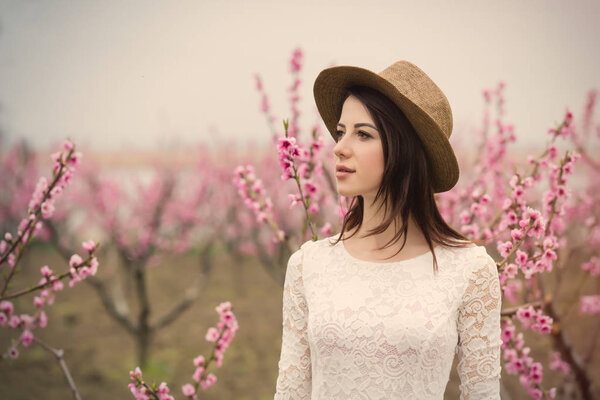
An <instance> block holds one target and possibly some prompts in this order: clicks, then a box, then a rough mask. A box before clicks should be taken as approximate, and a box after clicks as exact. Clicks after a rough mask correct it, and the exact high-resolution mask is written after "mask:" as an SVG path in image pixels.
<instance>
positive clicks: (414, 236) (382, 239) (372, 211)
mask: <svg viewBox="0 0 600 400" xmlns="http://www.w3.org/2000/svg"><path fill="white" fill-rule="evenodd" d="M363 200H364V202H363V206H364V207H363V218H362V224H361V226H360V229H359V231H358V232H357V234H356V235H355V236H354V237H355V238H357V239H360V241H361V242H363V244H364V245H365V246H366V247H367V248H371V249H373V250H375V249H376V248H381V247H383V246H385V245H386V244H387V243H388V242H390V241H391V240H392V238H393V237H394V236H395V234H396V232H397V231H398V230H400V228H401V227H402V223H403V221H402V218H401V217H400V216H398V217H397V218H396V222H395V223H394V222H393V221H392V223H391V224H390V225H389V226H388V227H387V228H386V230H385V231H383V232H381V233H377V234H374V235H372V236H366V235H367V233H368V232H369V231H370V230H371V229H374V228H376V227H377V226H379V225H380V224H381V223H382V222H383V221H384V219H385V217H386V215H385V208H384V207H381V208H380V209H378V205H377V204H372V203H373V199H372V198H364V199H363ZM388 211H389V210H388ZM355 230H356V228H354V229H353V230H352V231H351V232H354V231H355ZM403 241H404V239H403V238H401V239H400V241H399V242H397V243H395V244H394V245H392V247H391V248H393V249H396V250H397V249H398V248H399V247H400V246H401V245H402V242H403ZM422 246H427V241H426V240H425V236H424V235H423V233H422V231H421V230H420V229H419V227H418V226H417V224H416V223H415V222H414V220H413V218H412V215H410V214H409V218H408V230H407V232H406V244H405V245H404V249H409V248H413V247H422ZM404 249H403V251H404Z"/></svg>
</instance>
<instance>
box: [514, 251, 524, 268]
mask: <svg viewBox="0 0 600 400" xmlns="http://www.w3.org/2000/svg"><path fill="white" fill-rule="evenodd" d="M515 262H516V263H517V264H518V265H525V264H526V263H527V253H525V252H524V251H521V250H517V252H516V258H515Z"/></svg>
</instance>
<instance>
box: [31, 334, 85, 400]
mask: <svg viewBox="0 0 600 400" xmlns="http://www.w3.org/2000/svg"><path fill="white" fill-rule="evenodd" d="M33 340H34V341H35V342H36V343H37V344H39V345H40V346H42V348H44V349H45V350H46V351H48V352H49V353H52V354H53V355H54V356H55V357H56V359H57V360H58V364H59V365H60V368H61V369H62V371H63V373H64V374H65V378H66V380H67V383H68V384H69V386H70V387H71V390H72V391H73V397H74V398H75V400H81V395H80V394H79V392H78V391H77V386H75V381H74V380H73V377H72V376H71V373H70V372H69V367H68V366H67V363H66V362H65V359H64V357H63V355H64V351H63V350H62V349H55V348H52V347H50V346H48V345H47V344H46V343H44V342H42V341H41V340H40V339H38V338H37V337H35V336H34V338H33Z"/></svg>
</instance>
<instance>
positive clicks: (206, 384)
mask: <svg viewBox="0 0 600 400" xmlns="http://www.w3.org/2000/svg"><path fill="white" fill-rule="evenodd" d="M216 382H217V377H216V376H215V375H214V374H213V373H210V374H208V376H207V377H206V378H205V380H204V382H200V385H201V386H202V389H207V388H209V387H211V386H212V385H214V384H215V383H216Z"/></svg>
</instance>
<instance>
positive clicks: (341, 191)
mask: <svg viewBox="0 0 600 400" xmlns="http://www.w3.org/2000/svg"><path fill="white" fill-rule="evenodd" d="M337 192H338V194H339V195H340V196H344V197H354V196H358V195H360V193H359V192H357V191H353V190H349V189H346V188H344V187H339V186H338V187H337Z"/></svg>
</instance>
